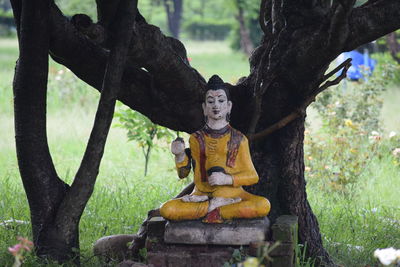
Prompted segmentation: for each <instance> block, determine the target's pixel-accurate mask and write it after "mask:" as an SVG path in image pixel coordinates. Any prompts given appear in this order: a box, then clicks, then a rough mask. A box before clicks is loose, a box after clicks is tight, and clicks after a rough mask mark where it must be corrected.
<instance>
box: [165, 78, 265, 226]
mask: <svg viewBox="0 0 400 267" xmlns="http://www.w3.org/2000/svg"><path fill="white" fill-rule="evenodd" d="M207 89H208V91H207V92H206V95H205V102H204V103H203V105H202V107H203V111H204V116H205V121H206V124H205V126H204V127H203V128H202V129H201V130H199V131H197V132H195V133H193V134H191V135H190V138H189V144H190V149H185V143H184V141H183V139H182V138H177V139H176V140H175V141H173V142H172V144H171V152H172V153H173V154H174V155H175V163H176V167H177V170H178V175H179V177H180V178H184V177H186V176H188V174H189V172H190V169H191V167H193V170H194V184H195V188H194V190H193V192H192V193H191V194H190V195H185V196H183V197H182V198H178V199H173V200H170V201H167V202H166V203H164V204H163V205H162V206H161V208H160V213H161V216H163V217H164V218H165V219H167V220H173V221H181V220H195V219H200V218H203V222H208V223H221V222H223V221H224V220H226V219H235V218H248V219H250V218H257V217H264V216H266V215H267V214H268V213H269V210H270V203H269V201H268V200H267V199H266V198H264V197H261V196H256V195H253V194H250V193H248V192H246V191H245V190H244V189H243V188H242V186H246V185H252V184H256V183H257V182H258V180H259V177H258V175H257V172H256V170H255V168H254V166H253V163H252V161H251V156H250V151H249V144H248V140H247V138H246V136H244V135H243V134H242V133H241V132H239V131H238V130H235V129H233V128H232V127H231V126H230V125H229V115H230V112H231V109H232V102H231V101H230V98H229V91H228V84H225V83H224V82H223V81H222V79H221V78H219V77H218V76H217V75H214V76H212V77H211V78H210V80H209V81H208V83H207Z"/></svg>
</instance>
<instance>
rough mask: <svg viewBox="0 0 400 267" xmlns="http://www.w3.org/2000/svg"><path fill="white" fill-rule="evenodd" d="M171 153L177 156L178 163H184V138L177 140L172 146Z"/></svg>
mask: <svg viewBox="0 0 400 267" xmlns="http://www.w3.org/2000/svg"><path fill="white" fill-rule="evenodd" d="M171 152H172V154H174V155H175V161H176V162H182V161H183V160H184V159H185V141H184V140H183V139H182V138H179V137H178V138H176V139H175V140H174V141H173V142H172V144H171Z"/></svg>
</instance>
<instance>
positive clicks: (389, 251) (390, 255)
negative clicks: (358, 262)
mask: <svg viewBox="0 0 400 267" xmlns="http://www.w3.org/2000/svg"><path fill="white" fill-rule="evenodd" d="M374 257H375V258H378V259H379V261H380V262H381V263H382V264H383V265H389V264H392V263H396V262H397V261H398V260H400V250H396V249H394V248H383V249H377V250H375V252H374Z"/></svg>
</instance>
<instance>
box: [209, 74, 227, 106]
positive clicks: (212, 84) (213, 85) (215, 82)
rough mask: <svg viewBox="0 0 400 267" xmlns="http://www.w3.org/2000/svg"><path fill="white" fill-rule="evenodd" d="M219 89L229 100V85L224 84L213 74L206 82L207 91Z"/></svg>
mask: <svg viewBox="0 0 400 267" xmlns="http://www.w3.org/2000/svg"><path fill="white" fill-rule="evenodd" d="M219 89H222V90H224V91H225V93H226V97H227V98H228V100H231V96H230V93H229V84H227V83H224V81H223V80H222V79H221V78H220V77H219V76H218V75H215V74H214V75H213V76H211V78H210V79H209V80H208V83H207V91H208V90H219Z"/></svg>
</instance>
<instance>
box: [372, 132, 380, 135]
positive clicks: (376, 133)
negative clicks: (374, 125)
mask: <svg viewBox="0 0 400 267" xmlns="http://www.w3.org/2000/svg"><path fill="white" fill-rule="evenodd" d="M371 135H379V133H378V132H377V131H372V132H371Z"/></svg>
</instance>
